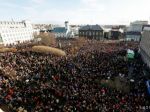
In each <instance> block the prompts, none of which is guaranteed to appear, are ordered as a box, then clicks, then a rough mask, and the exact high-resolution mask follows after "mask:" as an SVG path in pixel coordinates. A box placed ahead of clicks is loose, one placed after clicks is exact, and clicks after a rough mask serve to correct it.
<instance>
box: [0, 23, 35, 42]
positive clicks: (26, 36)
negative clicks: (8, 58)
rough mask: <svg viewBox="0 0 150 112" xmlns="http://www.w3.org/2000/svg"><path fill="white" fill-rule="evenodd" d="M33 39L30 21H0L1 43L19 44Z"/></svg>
mask: <svg viewBox="0 0 150 112" xmlns="http://www.w3.org/2000/svg"><path fill="white" fill-rule="evenodd" d="M32 39H33V28H32V24H31V23H30V22H29V21H22V22H15V21H0V44H3V45H9V44H17V43H22V42H25V41H29V40H32Z"/></svg>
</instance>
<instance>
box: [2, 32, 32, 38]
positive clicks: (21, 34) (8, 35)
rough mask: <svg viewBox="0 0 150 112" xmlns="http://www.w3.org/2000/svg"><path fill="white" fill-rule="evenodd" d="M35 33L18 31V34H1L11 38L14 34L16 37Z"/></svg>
mask: <svg viewBox="0 0 150 112" xmlns="http://www.w3.org/2000/svg"><path fill="white" fill-rule="evenodd" d="M32 34H33V33H18V34H15V33H14V34H13V33H12V34H11V33H9V34H2V35H1V36H2V37H6V38H9V37H12V36H14V37H17V36H29V35H32Z"/></svg>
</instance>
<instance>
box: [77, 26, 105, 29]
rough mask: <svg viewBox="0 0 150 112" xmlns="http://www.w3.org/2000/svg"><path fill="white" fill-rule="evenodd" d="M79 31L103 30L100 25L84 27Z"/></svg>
mask: <svg viewBox="0 0 150 112" xmlns="http://www.w3.org/2000/svg"><path fill="white" fill-rule="evenodd" d="M79 30H103V29H102V28H101V27H100V26H99V25H86V26H82V27H81V28H80V29H79Z"/></svg>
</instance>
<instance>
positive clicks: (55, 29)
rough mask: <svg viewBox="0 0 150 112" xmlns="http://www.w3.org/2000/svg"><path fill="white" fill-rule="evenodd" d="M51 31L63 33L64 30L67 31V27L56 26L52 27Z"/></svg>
mask: <svg viewBox="0 0 150 112" xmlns="http://www.w3.org/2000/svg"><path fill="white" fill-rule="evenodd" d="M53 32H55V33H65V32H67V29H66V28H65V27H56V28H54V30H53Z"/></svg>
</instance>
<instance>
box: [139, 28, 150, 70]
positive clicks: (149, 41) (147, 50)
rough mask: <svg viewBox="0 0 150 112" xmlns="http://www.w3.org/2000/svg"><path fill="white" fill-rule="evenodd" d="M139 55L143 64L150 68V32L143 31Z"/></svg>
mask: <svg viewBox="0 0 150 112" xmlns="http://www.w3.org/2000/svg"><path fill="white" fill-rule="evenodd" d="M140 54H141V56H142V59H143V60H144V62H145V63H146V64H147V65H148V66H149V67H150V30H145V31H144V32H143V34H142V38H141V42H140Z"/></svg>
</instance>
